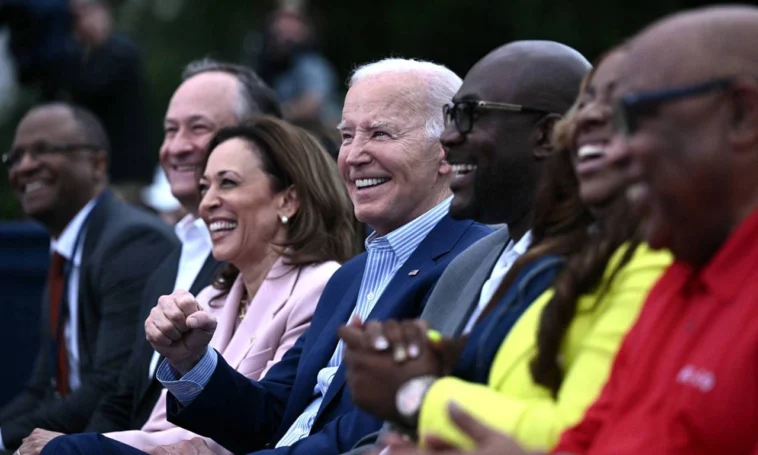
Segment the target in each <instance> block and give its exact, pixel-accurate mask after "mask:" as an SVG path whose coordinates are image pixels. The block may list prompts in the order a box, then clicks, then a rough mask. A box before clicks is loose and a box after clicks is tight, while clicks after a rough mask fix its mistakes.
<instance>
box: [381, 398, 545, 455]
mask: <svg viewBox="0 0 758 455" xmlns="http://www.w3.org/2000/svg"><path fill="white" fill-rule="evenodd" d="M448 410H449V412H450V418H451V419H452V421H453V422H454V423H455V425H456V426H457V427H458V428H459V429H460V430H461V431H462V432H463V433H465V434H466V435H468V436H469V437H470V438H471V439H472V440H473V441H474V443H475V447H474V449H473V450H463V449H459V448H456V447H453V446H451V445H449V444H447V443H446V442H444V441H442V440H441V439H438V438H435V437H429V438H427V439H426V446H427V448H426V449H419V448H418V447H412V446H410V445H409V444H408V442H407V441H406V440H404V439H403V438H402V437H400V436H398V435H394V434H393V435H388V436H387V437H386V438H385V439H384V442H385V443H386V444H387V448H385V449H384V450H382V451H377V452H374V453H373V454H372V455H431V454H436V455H464V454H465V455H537V453H536V452H527V451H525V450H524V449H522V448H521V447H519V445H518V444H517V443H516V442H515V441H514V440H513V439H511V438H510V437H508V436H506V435H504V434H502V433H499V432H497V431H495V430H492V429H491V428H489V427H487V426H486V425H483V424H482V423H481V422H479V421H478V420H476V419H474V418H473V417H472V416H471V415H470V414H468V413H467V412H465V411H463V410H462V409H461V408H460V407H458V406H457V405H455V404H454V403H451V404H450V406H449V407H448Z"/></svg>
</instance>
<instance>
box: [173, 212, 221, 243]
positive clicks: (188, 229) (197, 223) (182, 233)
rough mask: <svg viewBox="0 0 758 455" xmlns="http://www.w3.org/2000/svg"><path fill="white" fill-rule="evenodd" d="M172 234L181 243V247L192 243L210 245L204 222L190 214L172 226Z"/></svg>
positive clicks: (209, 236) (209, 235)
mask: <svg viewBox="0 0 758 455" xmlns="http://www.w3.org/2000/svg"><path fill="white" fill-rule="evenodd" d="M174 233H175V234H176V237H177V238H178V239H179V241H180V242H182V245H184V244H185V243H187V242H193V241H197V242H202V243H203V244H207V245H212V242H211V234H210V232H209V231H208V226H207V225H206V224H205V221H203V219H202V218H200V217H197V216H195V215H192V214H191V213H190V214H188V215H185V216H184V218H182V219H181V220H179V222H178V223H176V225H174Z"/></svg>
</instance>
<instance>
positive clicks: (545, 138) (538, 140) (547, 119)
mask: <svg viewBox="0 0 758 455" xmlns="http://www.w3.org/2000/svg"><path fill="white" fill-rule="evenodd" d="M561 118H563V117H561V116H560V115H558V114H548V115H546V116H544V117H542V118H541V119H540V120H539V121H538V122H537V123H536V124H535V125H534V129H533V130H532V137H531V141H530V142H531V144H533V146H532V147H533V148H532V155H534V159H535V160H537V161H542V160H544V159H545V158H547V157H548V156H550V155H552V154H553V150H554V149H555V147H553V128H554V127H555V124H556V123H558V121H560V120H561Z"/></svg>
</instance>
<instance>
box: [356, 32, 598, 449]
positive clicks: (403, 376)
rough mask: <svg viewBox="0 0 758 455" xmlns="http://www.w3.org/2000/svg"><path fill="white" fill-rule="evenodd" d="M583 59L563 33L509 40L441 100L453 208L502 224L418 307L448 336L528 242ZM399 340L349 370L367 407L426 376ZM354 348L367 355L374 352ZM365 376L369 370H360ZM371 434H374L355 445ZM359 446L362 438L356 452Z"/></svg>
mask: <svg viewBox="0 0 758 455" xmlns="http://www.w3.org/2000/svg"><path fill="white" fill-rule="evenodd" d="M589 69H590V64H589V62H588V61H587V60H586V59H585V58H584V57H583V56H582V55H581V54H579V53H578V52H577V51H575V50H574V49H572V48H570V47H568V46H565V45H563V44H560V43H556V42H550V41H518V42H514V43H510V44H507V45H504V46H501V47H499V48H497V49H495V50H494V51H492V52H491V53H489V54H488V55H487V56H485V57H484V58H483V59H482V60H480V61H479V62H478V63H476V64H475V65H474V66H473V67H472V68H471V70H470V71H469V73H468V74H467V75H466V78H465V79H464V81H463V85H462V86H461V88H460V90H459V91H458V92H457V93H456V95H455V96H454V97H453V100H452V103H450V104H448V105H446V106H444V108H443V115H444V116H445V125H446V127H445V131H444V132H443V134H442V136H441V138H440V142H441V143H442V146H443V147H444V148H445V149H446V151H447V159H448V162H449V163H450V164H451V165H452V169H453V172H454V177H453V180H452V182H451V184H450V188H451V190H452V192H453V195H454V197H453V201H452V203H451V206H450V215H451V216H453V217H455V218H458V219H474V220H476V221H479V222H482V223H487V224H505V225H506V227H504V228H502V229H500V230H498V231H496V232H494V233H493V234H491V235H489V236H488V237H485V238H484V239H482V240H480V241H479V242H477V243H476V244H474V245H472V246H471V247H470V248H469V249H468V250H466V251H465V252H464V253H463V254H461V255H460V256H458V257H457V258H456V259H455V260H453V261H452V262H451V263H450V265H449V266H448V268H447V269H446V270H445V273H444V274H443V275H442V277H440V281H439V282H438V283H437V285H436V287H435V289H434V292H433V293H432V295H431V296H430V298H429V302H428V303H427V306H426V308H425V310H424V313H423V314H422V316H421V317H422V319H424V320H425V321H426V322H427V323H428V324H429V325H430V326H431V327H432V328H434V329H436V330H437V331H438V332H441V333H442V334H444V335H446V336H451V337H455V336H459V335H461V334H464V333H468V332H469V331H471V329H472V328H473V326H474V324H475V323H476V322H477V320H478V319H479V316H480V315H481V314H482V311H483V310H484V309H485V307H486V306H487V304H488V303H489V302H490V300H491V299H492V298H493V296H494V295H495V292H496V290H497V289H498V286H499V285H500V282H501V281H502V280H503V278H504V277H505V275H506V273H507V272H508V270H509V269H510V267H511V266H512V265H513V263H514V262H515V261H516V259H518V257H519V256H520V255H521V254H523V253H524V252H525V251H526V249H527V248H528V247H529V243H530V240H531V235H530V232H529V228H530V222H531V212H532V202H533V200H534V194H535V192H536V188H537V181H538V179H539V176H540V169H541V167H542V162H543V161H544V159H545V158H546V157H548V156H549V155H550V153H551V152H552V144H551V135H552V129H553V126H554V125H555V123H556V122H557V121H558V120H560V119H561V117H562V115H563V113H564V112H566V111H567V110H568V109H569V108H570V107H571V105H572V103H573V102H574V100H575V99H576V97H577V95H578V92H579V86H580V83H581V81H582V79H583V78H584V76H585V75H586V74H587V72H588V71H589ZM524 309H525V308H520V309H519V310H518V311H513V312H512V314H511V315H510V317H509V318H508V321H504V323H509V324H512V323H513V322H514V321H515V320H516V319H517V318H518V316H519V315H520V314H521V311H523V310H524ZM388 324H389V325H390V326H393V323H392V322H390V323H388ZM372 325H374V326H375V325H376V324H372ZM385 329H386V330H393V331H394V327H387V326H385ZM369 330H373V327H372V328H370V329H369ZM382 341H384V340H382ZM391 341H392V340H389V344H392V343H391ZM385 344H386V343H385ZM404 350H405V347H404V346H389V347H388V349H386V350H385V355H387V356H390V355H394V356H395V357H396V358H397V360H398V363H396V364H395V365H393V366H392V367H391V368H389V369H388V368H387V364H386V363H381V364H380V363H378V362H377V363H372V362H371V361H367V362H365V363H366V365H362V367H361V371H360V372H358V371H350V370H349V374H350V375H353V376H354V377H357V376H358V375H360V376H361V378H364V379H359V380H357V381H356V382H362V383H364V384H372V387H369V388H366V389H365V390H353V398H354V399H355V400H356V402H357V403H358V404H359V405H361V406H362V407H364V409H367V410H372V411H373V412H376V413H380V412H379V411H377V410H378V409H379V408H381V407H386V404H387V403H390V405H391V406H392V407H394V403H395V402H396V399H398V398H400V395H399V394H401V392H400V391H399V390H400V389H403V390H416V391H417V392H418V393H422V389H423V387H424V381H425V378H424V377H422V375H419V372H418V371H415V370H414V367H413V366H410V365H409V364H408V363H404V364H400V363H399V362H401V361H402V360H403V359H405V358H406V357H407V356H411V357H412V356H413V355H414V354H415V353H408V354H407V355H406V353H405V352H404ZM396 351H397V353H396ZM352 354H354V355H355V357H356V358H357V357H361V358H363V359H368V358H369V356H370V355H377V352H376V351H372V352H359V351H355V350H353V352H352ZM398 356H399V358H398ZM369 377H373V378H375V380H373V381H367V380H365V379H366V378H369ZM388 378H391V379H389V380H388ZM427 382H428V381H427ZM416 383H418V384H416ZM403 385H405V386H404V387H403ZM368 389H370V390H368ZM402 394H405V392H404V393H402ZM381 417H385V418H387V417H388V416H386V415H381ZM373 439H376V436H375V435H374V436H373V437H370V438H367V439H366V440H364V441H363V443H362V444H361V446H363V445H364V444H365V443H368V442H371V441H372V440H373ZM361 450H366V448H365V447H361V448H357V449H356V450H355V452H356V453H360V451H361Z"/></svg>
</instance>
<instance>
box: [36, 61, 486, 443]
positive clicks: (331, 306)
mask: <svg viewBox="0 0 758 455" xmlns="http://www.w3.org/2000/svg"><path fill="white" fill-rule="evenodd" d="M460 84H461V80H460V78H459V77H457V76H456V75H455V74H454V73H452V72H451V71H450V70H448V69H447V68H444V67H442V66H439V65H435V64H432V63H428V62H419V61H410V60H402V59H388V60H383V61H380V62H377V63H373V64H369V65H366V66H364V67H361V68H359V69H358V70H356V72H355V73H354V74H353V76H352V78H351V80H350V89H349V91H348V94H347V97H346V99H345V105H344V110H343V116H342V122H341V123H340V125H339V130H340V132H341V135H342V145H341V148H340V156H339V167H340V171H341V173H342V176H343V178H344V180H345V183H346V185H347V188H348V191H349V193H350V196H351V199H352V201H353V204H354V206H355V214H356V217H357V218H358V219H359V220H360V221H362V222H364V223H366V224H368V225H370V226H371V227H372V228H374V230H375V232H374V234H372V235H371V236H370V237H369V238H368V239H367V241H366V249H367V252H366V253H364V254H361V255H359V256H357V257H356V258H354V259H352V260H350V261H348V262H347V263H346V264H345V265H344V266H343V267H342V268H341V269H340V270H339V271H337V273H336V274H335V275H334V276H333V277H332V279H331V280H330V282H329V284H328V285H327V286H326V288H325V289H324V292H323V294H322V296H321V299H320V301H319V305H318V308H317V310H316V313H315V314H314V317H313V321H312V323H311V327H310V330H309V331H308V332H307V333H306V334H304V335H303V336H302V337H301V338H300V339H299V340H298V342H297V343H296V344H295V346H294V347H293V348H292V349H291V350H290V351H289V352H288V353H287V354H286V355H285V357H284V358H283V359H282V360H281V361H280V362H279V363H278V364H277V365H275V366H274V367H273V368H272V369H271V370H270V371H269V373H268V374H267V375H266V377H265V378H264V379H262V380H261V381H258V382H255V381H250V380H248V379H246V378H245V377H243V376H241V375H240V374H238V373H237V372H236V371H234V370H233V369H232V368H230V367H229V366H228V365H227V364H226V363H225V362H224V360H223V358H222V357H221V356H219V355H218V354H217V353H216V352H215V351H213V350H211V349H209V348H208V343H209V341H210V339H211V337H212V335H213V332H214V330H215V327H216V322H215V320H213V318H212V317H211V316H210V315H209V314H208V313H206V312H204V311H202V309H201V308H200V307H199V306H198V305H197V302H195V301H194V300H192V299H191V298H187V299H181V298H179V299H172V298H163V299H161V301H160V302H159V304H158V306H157V307H156V308H155V309H153V311H152V313H151V315H150V317H149V318H148V320H147V321H146V323H145V327H146V332H147V338H148V340H149V341H150V342H151V343H152V344H153V346H154V347H155V348H156V350H157V351H158V352H159V353H161V355H163V356H164V357H165V358H166V360H165V361H164V362H163V363H162V364H161V365H160V367H159V368H158V373H157V374H158V378H159V379H160V380H161V382H163V384H164V385H165V386H166V387H167V388H168V390H169V392H170V393H169V400H168V409H167V411H168V416H169V420H170V421H172V422H173V423H176V424H178V425H180V426H183V427H185V428H187V429H189V430H191V431H194V432H196V433H199V434H202V435H205V436H208V437H211V438H213V439H214V440H216V441H217V442H219V443H220V444H221V445H223V446H224V447H226V448H227V449H229V450H231V451H232V452H234V453H249V452H254V453H258V454H263V453H271V454H308V455H313V454H320V453H341V452H344V451H346V450H347V449H349V448H351V447H352V446H353V444H355V442H356V441H358V440H359V439H360V438H361V437H363V436H365V435H367V434H369V433H371V432H373V431H376V430H377V429H378V428H379V427H380V425H381V421H380V420H378V419H376V418H374V417H372V416H370V415H368V414H365V413H363V412H361V411H360V410H358V409H356V408H355V407H354V406H353V404H352V400H351V397H350V392H349V390H348V388H347V387H346V385H345V372H344V368H343V367H342V366H341V365H340V363H341V360H342V352H343V349H344V345H343V344H342V343H338V339H337V336H336V332H337V328H338V327H339V326H341V325H343V324H345V323H347V322H348V321H349V320H350V319H351V318H360V319H361V320H367V319H378V320H383V319H388V318H395V319H405V318H410V317H415V316H417V315H418V314H419V313H420V312H421V310H422V309H423V306H424V303H425V301H426V299H427V297H428V295H429V293H430V291H431V289H432V287H433V285H434V283H435V282H436V281H437V279H438V278H439V276H440V274H441V273H442V271H443V270H444V268H445V267H446V266H447V264H448V263H449V262H450V261H451V260H452V259H453V258H454V257H455V256H456V255H458V254H459V253H461V252H462V251H463V250H465V249H466V248H467V247H468V246H469V245H471V244H472V243H474V242H475V241H476V240H478V239H480V238H482V237H483V236H485V235H487V234H488V233H489V232H491V231H490V230H489V228H486V227H484V226H482V225H479V224H477V223H474V222H472V221H458V220H453V219H452V218H450V217H449V216H448V214H447V212H448V208H449V205H450V199H451V196H450V189H449V184H450V179H451V173H452V170H451V167H450V165H449V164H448V163H447V161H446V159H445V158H446V157H445V151H444V150H443V148H442V146H441V145H440V143H439V136H440V134H441V133H442V130H443V129H444V123H443V118H442V115H441V113H442V111H441V106H442V105H444V104H446V103H448V102H449V101H450V100H451V99H452V97H453V95H454V94H455V92H456V91H457V90H458V88H459V87H460ZM43 453H44V454H48V453H53V454H55V453H87V454H91V453H140V452H138V451H136V450H135V449H132V448H130V447H127V446H124V445H121V444H119V443H117V442H115V441H111V440H109V439H107V438H106V437H104V436H99V435H92V434H88V435H87V434H85V435H77V436H68V437H61V438H56V439H54V440H53V441H52V442H51V443H50V444H48V446H47V447H46V448H45V450H44V451H43ZM152 453H153V454H161V455H163V454H207V455H210V454H211V453H212V452H211V451H210V450H209V449H208V448H207V447H206V446H205V445H204V444H202V443H201V442H199V440H193V441H190V442H182V443H180V444H178V445H174V446H169V447H163V448H156V449H155V450H154V451H152Z"/></svg>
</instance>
